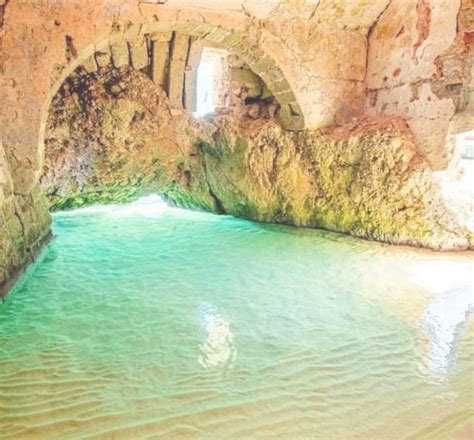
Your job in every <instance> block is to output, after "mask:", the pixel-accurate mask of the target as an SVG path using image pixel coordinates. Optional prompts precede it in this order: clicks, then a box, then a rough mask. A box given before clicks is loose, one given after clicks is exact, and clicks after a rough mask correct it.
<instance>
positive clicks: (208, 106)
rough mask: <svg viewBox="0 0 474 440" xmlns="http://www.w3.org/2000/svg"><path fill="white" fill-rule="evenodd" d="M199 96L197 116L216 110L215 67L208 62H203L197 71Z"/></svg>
mask: <svg viewBox="0 0 474 440" xmlns="http://www.w3.org/2000/svg"><path fill="white" fill-rule="evenodd" d="M196 92H197V97H196V112H195V113H194V115H195V116H204V115H207V114H208V113H212V112H213V111H214V110H215V105H214V102H213V101H214V99H213V96H214V69H213V65H212V64H211V63H208V62H201V63H200V64H199V67H198V71H197V90H196Z"/></svg>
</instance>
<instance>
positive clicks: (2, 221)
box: [0, 143, 50, 298]
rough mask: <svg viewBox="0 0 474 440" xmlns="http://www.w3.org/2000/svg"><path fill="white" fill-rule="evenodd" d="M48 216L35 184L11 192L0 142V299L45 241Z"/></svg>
mask: <svg viewBox="0 0 474 440" xmlns="http://www.w3.org/2000/svg"><path fill="white" fill-rule="evenodd" d="M49 224H50V215H49V211H48V204H47V202H46V199H45V197H44V195H43V194H42V192H41V190H40V188H39V186H38V185H37V186H35V187H34V188H33V189H32V190H31V191H30V192H29V193H28V194H14V187H13V182H12V178H11V172H10V167H9V164H8V160H7V157H6V155H5V151H4V149H3V146H2V144H1V143H0V298H1V297H2V296H3V295H4V294H6V292H7V291H8V289H9V288H10V287H11V285H12V284H13V282H14V281H15V280H16V279H17V277H18V276H19V275H20V274H21V272H22V271H23V269H24V268H25V266H26V265H27V264H28V263H30V262H31V261H33V259H34V258H35V257H36V255H37V253H38V252H39V251H40V250H41V246H42V245H43V244H44V243H45V242H46V241H47V240H48V238H49V235H50V232H49Z"/></svg>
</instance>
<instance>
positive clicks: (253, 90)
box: [230, 69, 264, 98]
mask: <svg viewBox="0 0 474 440" xmlns="http://www.w3.org/2000/svg"><path fill="white" fill-rule="evenodd" d="M230 79H231V81H232V82H235V83H238V84H239V85H241V86H243V87H246V89H247V91H248V96H249V97H252V98H255V97H259V96H261V94H262V92H263V88H264V84H263V81H262V80H261V79H260V78H259V76H258V75H256V74H255V73H254V72H252V71H251V70H250V69H231V71H230Z"/></svg>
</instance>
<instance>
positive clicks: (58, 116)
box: [42, 68, 474, 249]
mask: <svg viewBox="0 0 474 440" xmlns="http://www.w3.org/2000/svg"><path fill="white" fill-rule="evenodd" d="M247 114H248V113H247V112H242V111H239V112H234V111H231V110H229V111H226V112H222V113H219V114H218V115H215V117H214V118H212V120H202V121H198V120H195V119H193V118H192V117H191V116H189V115H188V114H187V113H186V112H184V111H183V112H179V111H176V109H171V108H170V106H169V103H168V99H167V98H166V96H165V95H164V94H163V93H162V92H161V90H160V88H159V87H157V86H155V85H154V84H153V83H152V82H151V81H150V80H149V79H148V78H147V77H146V76H145V75H143V74H141V73H139V72H135V71H133V70H131V69H128V68H122V69H113V68H112V69H108V70H102V71H101V72H98V73H95V74H86V73H85V72H82V73H81V72H79V73H78V74H77V75H74V76H72V77H71V78H70V79H69V80H68V81H67V82H66V83H65V85H64V86H63V87H62V88H61V90H60V91H59V93H58V95H57V96H56V97H55V99H54V103H53V106H52V110H51V112H50V117H49V120H48V129H47V138H46V164H47V168H46V172H45V174H44V176H43V179H42V185H43V186H44V188H45V189H46V191H47V192H48V194H49V195H50V198H51V200H52V201H53V203H54V205H55V206H56V207H68V206H69V207H73V206H77V205H81V204H83V203H89V202H91V201H97V200H99V201H113V200H118V201H120V200H126V199H129V198H130V197H134V196H136V195H138V194H139V193H141V192H146V191H151V190H155V191H158V192H160V193H162V194H164V195H165V196H166V197H168V198H169V199H170V200H172V201H174V202H175V203H176V204H178V205H185V206H191V207H196V208H200V209H206V210H211V211H215V212H219V213H228V214H232V215H236V216H239V217H244V218H249V219H252V220H258V221H264V222H278V223H286V224H292V225H298V226H309V227H321V228H325V229H329V230H333V231H339V232H344V233H348V234H352V235H355V236H358V237H363V238H369V239H373V240H380V241H385V242H390V243H398V244H410V245H416V246H426V247H431V248H434V249H467V248H470V247H472V246H473V244H474V237H473V235H472V234H471V233H470V232H469V231H468V230H467V229H466V228H465V227H463V225H462V224H460V221H459V219H458V218H455V216H454V214H453V213H452V212H451V211H449V209H448V208H447V207H446V206H445V204H444V200H443V197H442V194H441V192H440V189H439V187H438V185H437V183H436V182H435V180H434V179H433V176H432V173H431V171H430V167H429V166H428V164H427V162H426V160H425V159H424V158H423V156H421V155H420V154H419V153H417V150H416V147H415V143H414V140H413V136H412V134H411V132H410V130H409V129H408V127H407V125H406V123H404V122H403V120H401V119H399V118H389V117H385V118H378V119H377V118H372V119H363V120H360V121H357V122H355V123H353V124H349V125H344V126H342V127H339V128H332V129H326V130H324V131H303V132H299V133H296V132H287V131H284V130H282V129H281V128H280V127H279V126H278V124H276V123H275V122H274V120H272V119H271V117H270V116H269V115H267V118H266V119H264V118H260V119H256V120H254V119H252V118H250V117H248V116H247Z"/></svg>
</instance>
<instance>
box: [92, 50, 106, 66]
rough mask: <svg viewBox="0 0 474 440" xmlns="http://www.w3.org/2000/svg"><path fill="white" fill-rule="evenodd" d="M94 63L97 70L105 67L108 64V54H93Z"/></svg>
mask: <svg viewBox="0 0 474 440" xmlns="http://www.w3.org/2000/svg"><path fill="white" fill-rule="evenodd" d="M94 57H95V61H96V63H97V65H98V66H99V68H104V67H107V66H108V65H109V64H110V52H109V51H107V52H105V51H100V52H96V53H95V54H94Z"/></svg>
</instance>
